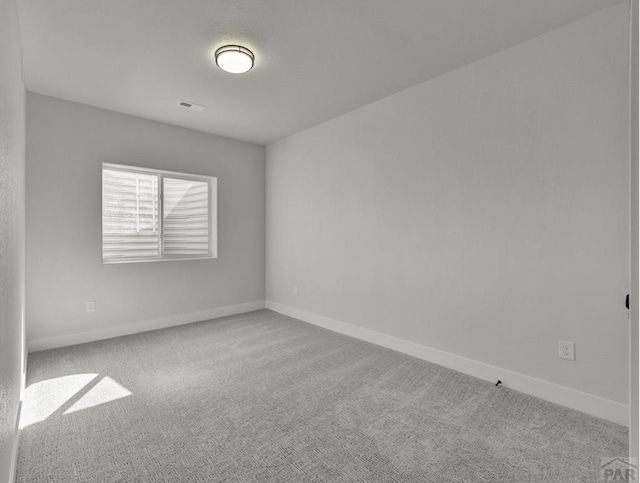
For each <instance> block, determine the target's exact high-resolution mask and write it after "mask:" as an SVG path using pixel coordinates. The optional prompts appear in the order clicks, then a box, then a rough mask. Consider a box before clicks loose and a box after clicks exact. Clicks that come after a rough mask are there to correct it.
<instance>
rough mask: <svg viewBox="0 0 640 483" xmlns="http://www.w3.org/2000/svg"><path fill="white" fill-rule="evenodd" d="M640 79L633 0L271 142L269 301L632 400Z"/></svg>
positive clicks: (566, 384) (268, 172) (269, 156)
mask: <svg viewBox="0 0 640 483" xmlns="http://www.w3.org/2000/svg"><path fill="white" fill-rule="evenodd" d="M382 61H384V59H382ZM628 83H629V79H628V5H626V4H621V5H618V6H616V7H613V8H611V9H608V10H605V11H603V12H601V13H598V14H596V15H594V16H591V17H587V18H585V19H582V20H580V21H578V22H575V23H573V24H570V25H568V26H565V27H563V28H561V29H559V30H556V31H553V32H551V33H548V34H545V35H543V36H541V37H538V38H535V39H533V40H530V41H527V42H525V43H523V44H520V45H517V46H515V47H513V48H510V49H508V50H506V51H503V52H501V53H498V54H496V55H493V56H491V57H488V58H485V59H483V60H480V61H478V62H475V63H473V64H470V65H468V66H465V67H463V68H460V69H458V70H455V71H453V72H450V73H448V74H446V75H443V76H441V77H439V78H436V79H433V80H431V81H428V82H425V83H423V84H420V85H418V86H415V87H413V88H411V89H408V90H405V91H402V92H400V93H397V94H395V95H393V96H390V97H388V98H385V99H383V100H381V101H378V102H376V103H373V104H370V105H368V106H365V107H363V108H361V109H359V110H356V111H353V112H351V113H349V114H347V115H344V116H342V117H340V118H337V119H334V120H332V121H329V122H326V123H324V124H321V125H319V126H316V127H314V128H312V129H309V130H306V131H304V132H301V133H299V134H296V135H293V136H291V137H289V138H286V139H284V140H281V141H279V142H276V143H274V144H272V145H269V146H268V147H267V300H270V301H273V302H276V303H279V304H284V305H285V306H289V307H294V308H297V309H302V310H305V311H308V312H311V313H314V314H320V315H323V316H326V317H330V318H332V319H337V320H339V321H343V322H348V323H351V324H355V325H357V326H360V327H364V328H366V329H370V330H373V331H377V332H381V333H385V334H390V335H393V336H396V337H399V338H402V339H406V340H408V341H412V342H416V343H418V344H422V345H425V346H430V347H433V348H436V349H439V350H442V351H446V352H449V353H453V354H458V355H461V356H464V357H467V358H470V359H473V360H476V361H480V362H484V363H488V364H491V365H494V366H498V367H501V368H506V369H509V370H511V371H515V372H518V373H521V374H525V375H528V376H532V377H535V378H539V379H542V380H545V381H550V382H553V383H556V384H559V385H562V386H566V387H569V388H573V389H576V390H579V391H584V392H587V393H590V394H592V395H596V396H601V397H603V398H606V399H609V400H613V401H616V402H620V403H623V404H625V405H626V404H627V403H628V378H627V374H628V353H627V347H628V342H627V341H628V339H627V335H628V323H627V311H626V309H625V307H624V297H625V295H626V293H627V283H628V236H629V230H628V216H629V209H628V145H629V144H628V136H629V133H628V124H627V123H628V115H629V113H628ZM294 285H298V287H299V294H298V295H297V296H294V295H293V286H294ZM558 339H564V340H571V341H575V343H576V360H575V362H570V361H566V360H561V359H559V358H558V357H557V354H558Z"/></svg>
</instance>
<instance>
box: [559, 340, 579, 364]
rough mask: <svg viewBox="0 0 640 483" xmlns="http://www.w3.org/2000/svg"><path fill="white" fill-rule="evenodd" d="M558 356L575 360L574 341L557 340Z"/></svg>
mask: <svg viewBox="0 0 640 483" xmlns="http://www.w3.org/2000/svg"><path fill="white" fill-rule="evenodd" d="M558 357H560V358H561V359H567V360H569V361H575V360H576V346H575V343H573V342H572V341H568V340H559V341H558Z"/></svg>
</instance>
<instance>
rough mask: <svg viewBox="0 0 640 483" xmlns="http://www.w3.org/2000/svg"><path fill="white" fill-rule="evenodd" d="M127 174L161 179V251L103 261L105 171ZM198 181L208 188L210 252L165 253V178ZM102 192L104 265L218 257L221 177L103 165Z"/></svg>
mask: <svg viewBox="0 0 640 483" xmlns="http://www.w3.org/2000/svg"><path fill="white" fill-rule="evenodd" d="M105 169H108V170H114V171H124V172H128V173H138V174H147V175H155V176H158V238H159V250H158V256H157V257H135V258H134V257H131V258H124V259H111V260H108V259H107V260H105V258H104V170H105ZM165 177H166V178H171V179H178V180H185V181H197V182H200V183H207V185H208V202H209V203H208V211H209V223H208V227H209V252H208V254H207V255H202V254H198V255H176V254H169V255H166V254H165V253H164V178H165ZM100 180H101V190H100V214H101V217H100V233H101V239H100V247H101V250H100V251H101V260H102V264H103V265H117V264H122V263H144V262H172V261H176V260H211V259H215V258H218V211H217V206H218V201H217V198H218V178H217V177H215V176H205V175H198V174H190V173H181V172H178V171H167V170H164V169H153V168H143V167H141V166H130V165H124V164H114V163H102V168H101V170H100Z"/></svg>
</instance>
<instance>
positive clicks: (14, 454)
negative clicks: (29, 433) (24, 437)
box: [8, 401, 22, 483]
mask: <svg viewBox="0 0 640 483" xmlns="http://www.w3.org/2000/svg"><path fill="white" fill-rule="evenodd" d="M21 414H22V401H20V402H19V403H18V415H17V417H16V427H15V430H14V432H13V447H12V448H11V468H10V469H9V480H8V483H13V482H14V481H16V472H17V470H18V444H19V442H20V415H21Z"/></svg>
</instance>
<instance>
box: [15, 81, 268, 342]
mask: <svg viewBox="0 0 640 483" xmlns="http://www.w3.org/2000/svg"><path fill="white" fill-rule="evenodd" d="M195 115H197V113H196V114H195ZM103 162H109V163H120V164H129V165H134V166H143V167H149V168H158V169H166V170H172V171H181V172H186V173H194V174H202V175H209V176H217V177H218V258H217V259H212V260H182V261H171V262H152V263H132V264H115V265H103V264H102V263H101V257H102V255H101V229H102V225H101V224H102V219H101V163H103ZM88 300H95V301H96V312H95V313H92V314H88V313H87V312H86V308H85V303H86V301H88ZM262 300H264V147H263V146H258V145H253V144H248V143H243V142H239V141H234V140H231V139H227V138H222V137H218V136H213V135H211V134H205V133H201V132H196V131H191V130H188V129H183V128H178V127H175V126H170V125H166V124H161V123H157V122H153V121H148V120H144V119H140V118H136V117H131V116H127V115H123V114H118V113H114V112H110V111H105V110H102V109H97V108H93V107H89V106H85V105H81V104H76V103H72V102H67V101H63V100H60V99H55V98H52V97H46V96H41V95H38V94H32V93H28V95H27V312H26V318H27V338H28V339H29V343H30V344H31V343H32V342H33V341H38V340H42V339H48V338H51V337H59V336H64V335H68V334H75V333H79V332H85V331H95V330H102V329H105V328H110V327H120V328H121V330H119V331H115V332H114V331H112V332H109V333H110V334H118V333H125V332H127V329H126V327H125V328H124V329H122V327H123V326H127V325H128V324H138V325H139V324H140V323H141V322H144V321H154V320H157V319H166V317H167V316H174V315H175V316H178V317H177V319H180V317H181V316H182V314H190V313H197V314H200V313H201V312H203V311H204V312H206V311H210V310H212V309H216V308H220V307H227V306H231V305H236V304H243V303H247V302H254V301H262ZM172 320H174V319H172ZM136 330H137V329H136ZM136 330H133V331H136ZM65 340H71V341H77V339H73V338H71V339H65ZM41 345H42V344H41ZM44 345H45V346H46V344H44Z"/></svg>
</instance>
